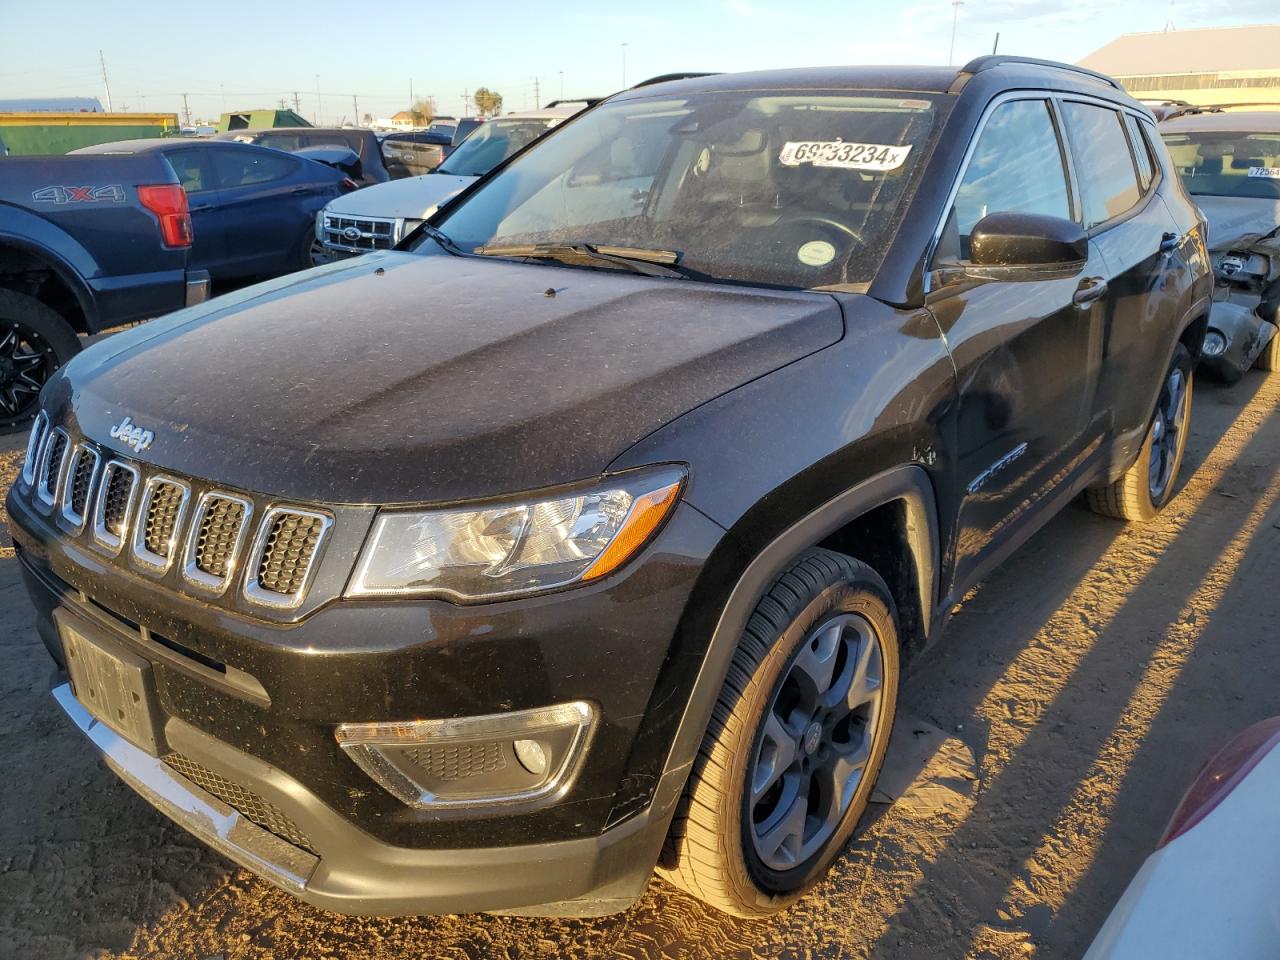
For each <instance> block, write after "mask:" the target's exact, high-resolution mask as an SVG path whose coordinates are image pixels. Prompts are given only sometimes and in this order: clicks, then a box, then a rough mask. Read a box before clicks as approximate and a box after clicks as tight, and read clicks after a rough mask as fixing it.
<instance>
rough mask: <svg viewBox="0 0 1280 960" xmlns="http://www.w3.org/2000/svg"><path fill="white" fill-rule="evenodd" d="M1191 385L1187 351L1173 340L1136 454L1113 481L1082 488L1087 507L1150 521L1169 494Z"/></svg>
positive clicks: (1183, 444) (1187, 424)
mask: <svg viewBox="0 0 1280 960" xmlns="http://www.w3.org/2000/svg"><path fill="white" fill-rule="evenodd" d="M1179 378H1180V379H1181V387H1178V386H1177V381H1178V379H1179ZM1193 386H1194V380H1193V374H1192V361H1191V354H1190V353H1188V352H1187V348H1186V347H1184V346H1183V345H1182V344H1178V347H1177V349H1176V350H1175V351H1174V354H1173V360H1172V362H1171V363H1170V364H1169V372H1168V373H1167V374H1166V375H1165V381H1164V384H1163V385H1162V386H1161V387H1160V397H1159V399H1158V400H1157V401H1156V410H1155V413H1153V414H1152V416H1151V425H1150V426H1149V427H1148V428H1147V436H1146V439H1145V440H1143V442H1142V449H1141V450H1140V451H1139V452H1138V459H1137V460H1136V461H1135V462H1134V464H1133V466H1131V467H1130V468H1129V469H1128V470H1127V471H1125V474H1124V476H1122V477H1121V478H1120V479H1119V480H1117V481H1116V482H1115V483H1112V484H1109V485H1107V486H1105V487H1090V488H1089V489H1088V490H1086V491H1085V497H1086V499H1087V501H1088V504H1089V508H1090V509H1091V510H1093V511H1094V512H1095V513H1100V514H1102V515H1103V516H1106V517H1115V518H1116V519H1118V520H1151V519H1153V518H1154V517H1155V516H1156V515H1157V514H1159V512H1160V511H1161V509H1162V508H1163V507H1164V505H1165V504H1166V503H1168V502H1169V501H1170V500H1172V499H1173V495H1174V492H1175V490H1176V487H1177V480H1178V471H1179V470H1180V469H1181V468H1182V456H1183V454H1184V453H1185V452H1186V448H1187V434H1188V432H1189V431H1190V428H1191V400H1192V393H1193ZM1170 432H1172V434H1173V437H1172V442H1168V438H1169V434H1170ZM1157 478H1158V479H1157Z"/></svg>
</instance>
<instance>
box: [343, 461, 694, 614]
mask: <svg viewBox="0 0 1280 960" xmlns="http://www.w3.org/2000/svg"><path fill="white" fill-rule="evenodd" d="M683 482H684V473H683V472H682V471H680V470H677V469H675V468H671V469H665V470H660V471H656V472H653V471H645V472H642V473H640V472H638V473H636V474H630V475H629V474H621V475H619V476H617V477H614V478H612V479H610V480H609V481H607V482H606V483H604V484H601V485H599V486H596V487H592V488H589V489H585V490H580V491H576V492H571V493H564V494H560V495H556V496H531V497H529V498H527V499H524V500H521V501H519V502H507V503H499V504H492V505H485V506H477V507H474V508H471V509H453V510H427V511H415V512H406V511H384V512H382V513H381V514H379V516H378V519H377V520H376V522H375V523H374V527H373V533H372V535H371V536H370V538H369V542H368V544H367V545H366V546H365V549H364V553H363V554H362V556H361V559H360V563H359V565H358V567H357V568H356V574H355V577H354V578H353V580H352V583H351V586H350V587H349V588H348V590H347V595H348V596H353V597H372V596H403V595H413V596H437V597H445V598H448V599H452V600H461V601H473V600H490V599H495V598H498V597H511V596H516V595H519V594H525V593H533V592H536V591H540V590H549V589H552V588H554V587H562V586H566V585H568V584H572V583H581V582H585V581H588V580H595V579H598V578H599V577H603V576H604V575H605V574H607V573H610V572H611V571H613V570H616V569H617V568H618V567H620V566H622V564H624V563H626V561H627V560H629V559H630V558H631V557H632V556H634V555H635V554H636V552H637V551H639V549H640V548H641V547H642V546H644V545H645V543H647V542H648V541H649V538H650V537H651V536H652V535H653V534H654V532H656V531H657V529H658V528H659V527H660V526H661V525H662V522H663V520H665V519H666V517H667V516H668V514H670V512H671V510H672V508H673V507H674V506H675V502H676V497H677V496H678V495H679V493H680V487H681V485H682V484H683Z"/></svg>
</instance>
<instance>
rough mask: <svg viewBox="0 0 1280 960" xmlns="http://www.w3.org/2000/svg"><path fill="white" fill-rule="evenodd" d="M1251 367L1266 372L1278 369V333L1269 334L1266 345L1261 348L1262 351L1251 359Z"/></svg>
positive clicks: (1279, 345) (1279, 358)
mask: <svg viewBox="0 0 1280 960" xmlns="http://www.w3.org/2000/svg"><path fill="white" fill-rule="evenodd" d="M1253 367H1254V369H1255V370H1266V371H1267V372H1268V373H1274V372H1275V371H1277V370H1280V333H1273V334H1272V335H1271V339H1270V340H1268V341H1267V345H1266V346H1265V347H1263V348H1262V352H1261V353H1260V354H1258V357H1257V359H1256V360H1254V361H1253Z"/></svg>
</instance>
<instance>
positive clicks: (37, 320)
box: [0, 290, 80, 433]
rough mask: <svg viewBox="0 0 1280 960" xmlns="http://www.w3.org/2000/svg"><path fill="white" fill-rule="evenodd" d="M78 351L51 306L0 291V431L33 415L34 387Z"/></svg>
mask: <svg viewBox="0 0 1280 960" xmlns="http://www.w3.org/2000/svg"><path fill="white" fill-rule="evenodd" d="M79 352H80V338H79V337H77V336H76V332H75V331H74V330H72V329H71V325H70V324H68V323H67V321H66V320H64V319H63V318H62V317H61V316H60V315H59V314H58V313H57V311H55V310H54V309H53V308H52V307H49V306H46V305H45V304H43V303H41V302H40V301H39V300H37V299H35V298H34V297H28V296H26V295H25V294H21V293H16V292H15V291H13V290H0V433H9V432H11V431H13V430H15V429H18V428H20V427H22V425H23V424H25V423H26V422H27V421H28V420H30V419H31V418H32V417H34V416H35V415H36V410H37V409H38V408H39V405H40V390H41V388H42V387H44V385H45V383H46V382H47V381H48V380H49V378H50V377H51V376H53V373H54V371H55V370H57V369H58V368H59V367H60V366H62V365H63V364H64V363H66V362H67V361H68V360H70V359H71V358H72V357H73V356H75V355H76V354H77V353H79Z"/></svg>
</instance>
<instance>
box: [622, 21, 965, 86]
mask: <svg viewBox="0 0 1280 960" xmlns="http://www.w3.org/2000/svg"><path fill="white" fill-rule="evenodd" d="M963 6H964V0H951V52H950V53H948V54H947V66H948V67H949V66H951V65H952V64H953V63H954V62H955V59H956V21H958V20H959V19H960V8H961V7H963ZM624 86H625V84H624Z"/></svg>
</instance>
